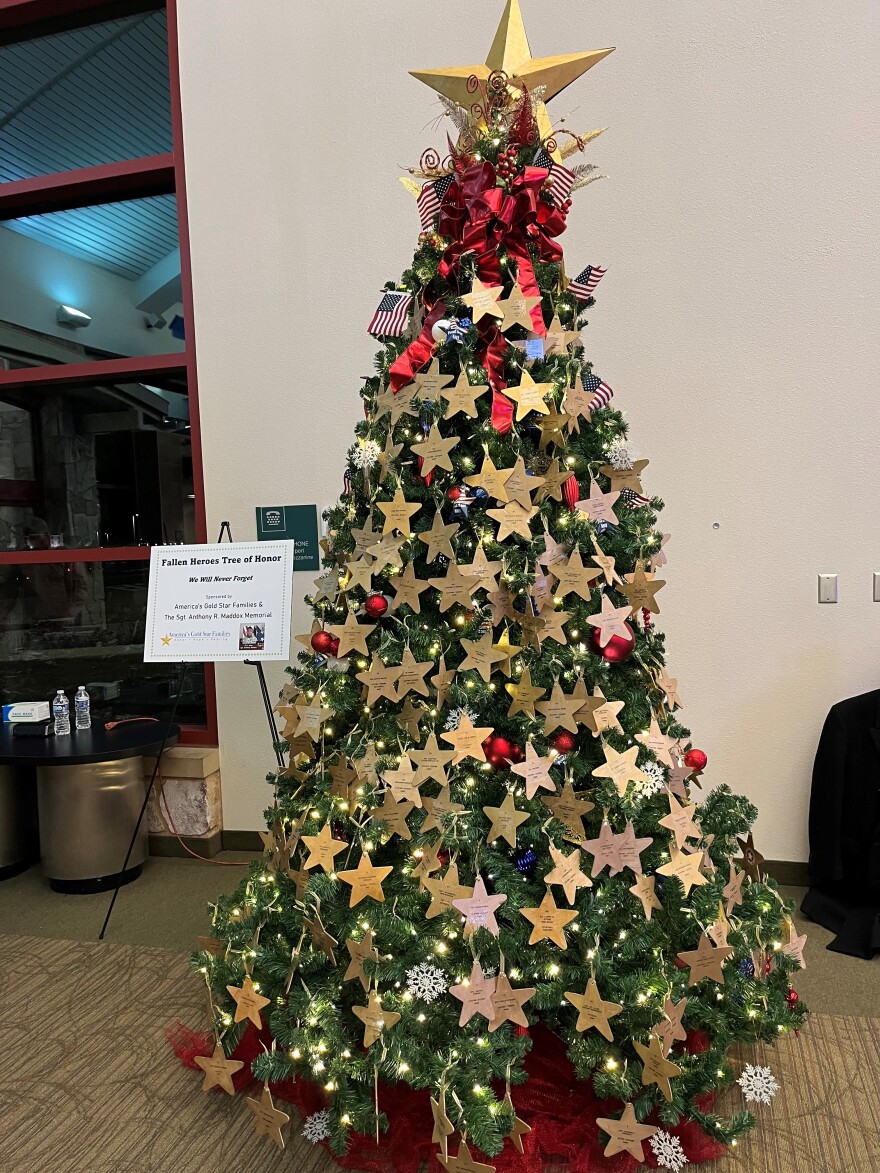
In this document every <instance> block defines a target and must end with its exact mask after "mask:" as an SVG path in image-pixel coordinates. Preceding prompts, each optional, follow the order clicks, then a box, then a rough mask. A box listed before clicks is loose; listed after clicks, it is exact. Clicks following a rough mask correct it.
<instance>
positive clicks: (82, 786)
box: [0, 714, 180, 893]
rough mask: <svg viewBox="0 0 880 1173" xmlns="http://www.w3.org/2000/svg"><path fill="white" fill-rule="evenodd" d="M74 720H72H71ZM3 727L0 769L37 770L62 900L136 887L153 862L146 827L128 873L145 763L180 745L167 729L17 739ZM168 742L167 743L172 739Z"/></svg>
mask: <svg viewBox="0 0 880 1173" xmlns="http://www.w3.org/2000/svg"><path fill="white" fill-rule="evenodd" d="M71 715H72V714H71ZM13 728H14V726H13V725H11V724H8V723H3V724H0V767H7V768H9V767H19V768H20V767H22V766H31V767H36V771H37V801H38V807H39V824H40V856H41V859H42V864H43V871H44V872H45V873H46V876H47V878H48V880H49V883H50V885H51V887H52V888H53V889H54V890H55V891H56V892H77V893H79V892H103V891H106V890H107V889H109V888H113V887H115V886H116V884H117V883H123V884H127V883H129V882H130V881H131V880H134V879H137V877H138V876H139V875H140V873H141V869H142V867H143V863H144V860H145V859H146V857H147V824H146V820H144V821H143V823H142V824H141V827H140V831H139V833H138V838H137V841H136V843H135V845H134V848H133V850H132V853H131V857H130V859H129V866H128V867H127V868H126V869H125V871H124V872H123V873H120V868H121V866H122V863H123V861H124V859H125V853H126V851H127V849H128V845H129V842H130V841H131V836H132V834H133V832H134V828H135V824H136V822H137V818H138V815H139V814H140V810H141V806H142V804H143V801H144V768H143V757H144V755H145V754H147V755H156V754H158V753H159V750H160V749H161V747H162V742H163V740H164V742H165V747H166V749H170V748H171V747H172V746H174V745H176V744H177V741H178V738H179V736H180V729H179V728H178V726H177V725H170V726H169V725H167V724H165V723H164V722H161V721H131V722H126V723H123V724H119V725H117V726H116V728H114V729H109V730H108V729H105V728H104V727H103V725H100V724H95V725H93V726H92V727H91V729H81V730H77V729H72V730H71V732H70V734H68V735H65V736H61V737H22V736H15V735H14V733H13ZM166 734H167V736H166Z"/></svg>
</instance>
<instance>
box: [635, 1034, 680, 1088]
mask: <svg viewBox="0 0 880 1173" xmlns="http://www.w3.org/2000/svg"><path fill="white" fill-rule="evenodd" d="M633 1046H634V1047H635V1049H636V1050H637V1051H638V1053H639V1058H640V1059H641V1061H642V1086H643V1087H649V1086H650V1085H651V1084H652V1083H656V1084H657V1086H658V1087H659V1088H660V1090H661V1092H663V1095H664V1096H665V1097H666V1099H667V1100H671V1099H672V1087H671V1085H670V1083H669V1080H670V1079H671V1078H674V1077H675V1076H676V1075H681V1068H680V1067H678V1066H677V1065H676V1064H675V1063H671V1062H670V1061H669V1060H668V1059H667V1058H665V1056H664V1054H663V1047H662V1045H661V1043H660V1040H659V1039H658V1038H657V1036H656V1035H651V1038H650V1041H649V1042H648V1044H647V1046H646V1045H645V1044H644V1043H640V1042H638V1040H637V1039H633Z"/></svg>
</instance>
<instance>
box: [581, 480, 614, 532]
mask: <svg viewBox="0 0 880 1173" xmlns="http://www.w3.org/2000/svg"><path fill="white" fill-rule="evenodd" d="M619 496H620V493H603V492H602V490H601V489H600V488H599V482H598V481H591V482H590V495H589V497H585V498H584V499H583V500H582V501H578V502H577V504H576V506H575V508H576V509H578V510H579V511H580V512H581V513H586V515H587V517H589V518H590V520H591V521H604V522H606V523H607V524H608V525H619V524H620V522H619V521H618V520H617V514H616V513H615V512H614V503H615V501H616V500H617V498H618V497H619Z"/></svg>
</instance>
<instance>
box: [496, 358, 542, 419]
mask: <svg viewBox="0 0 880 1173" xmlns="http://www.w3.org/2000/svg"><path fill="white" fill-rule="evenodd" d="M552 390H553V384H552V383H536V382H535V380H534V379H533V378H532V376H531V375H530V374H529V372H528V371H527V370H523V371H522V373H521V375H520V382H519V386H518V387H505V389H504V394H505V395H506V396H507V398H508V399H512V400H513V401H514V403H515V404H516V421H517V423H519V422H520V420H524V419H525V418H526V416H527V415H528V414H529V412H530V411H536V412H537V413H538V415H549V414H550V408H549V407H548V406H547V404H546V403H545V402H544V401H545V399H546V398H547V396H548V395H549V394H550V392H551V391H552Z"/></svg>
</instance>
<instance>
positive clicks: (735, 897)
mask: <svg viewBox="0 0 880 1173" xmlns="http://www.w3.org/2000/svg"><path fill="white" fill-rule="evenodd" d="M728 866H729V867H730V876H729V879H728V881H727V883H726V884H725V885H724V890H723V891H722V893H721V895H722V896H723V897H724V899H725V900H726V901H727V908H726V911H727V915H728V916H730V914H731V913H732V912H733V910H734V908H736V906H737V905H738V904H742V902H743V898H742V886H743V880H744V879H745V872H739V871H737V870H736V868H735V867H734V863H733V860H732V859H731V860H729V861H728Z"/></svg>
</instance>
